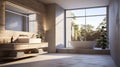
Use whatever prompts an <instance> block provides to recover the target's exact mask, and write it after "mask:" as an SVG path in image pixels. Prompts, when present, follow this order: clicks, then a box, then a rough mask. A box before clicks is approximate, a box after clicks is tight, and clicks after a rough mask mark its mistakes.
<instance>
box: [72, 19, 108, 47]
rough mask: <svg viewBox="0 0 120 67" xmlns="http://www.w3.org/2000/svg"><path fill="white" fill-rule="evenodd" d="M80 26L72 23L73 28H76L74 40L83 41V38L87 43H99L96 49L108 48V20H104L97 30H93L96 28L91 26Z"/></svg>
mask: <svg viewBox="0 0 120 67" xmlns="http://www.w3.org/2000/svg"><path fill="white" fill-rule="evenodd" d="M80 26H81V27H80ZM80 26H79V25H78V24H75V22H72V27H73V28H74V36H73V37H72V40H81V39H80V38H82V39H83V40H86V41H97V45H96V47H102V48H105V47H107V27H106V26H107V25H106V18H104V19H103V21H102V22H101V23H100V24H99V25H98V27H97V28H96V30H93V29H94V26H92V25H90V24H86V25H85V24H81V25H80ZM83 37H84V38H83Z"/></svg>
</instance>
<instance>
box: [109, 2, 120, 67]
mask: <svg viewBox="0 0 120 67" xmlns="http://www.w3.org/2000/svg"><path fill="white" fill-rule="evenodd" d="M109 44H110V49H111V55H112V57H113V59H114V60H115V62H116V63H117V65H118V67H120V0H111V2H110V6H109Z"/></svg>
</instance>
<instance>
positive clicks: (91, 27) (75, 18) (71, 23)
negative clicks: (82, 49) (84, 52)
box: [66, 7, 107, 44]
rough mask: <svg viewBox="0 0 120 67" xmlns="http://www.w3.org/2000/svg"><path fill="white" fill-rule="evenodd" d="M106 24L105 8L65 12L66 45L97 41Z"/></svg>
mask: <svg viewBox="0 0 120 67" xmlns="http://www.w3.org/2000/svg"><path fill="white" fill-rule="evenodd" d="M106 24H107V7H99V8H88V9H86V8H85V9H76V10H66V28H67V29H66V44H69V42H70V41H95V40H97V39H98V38H100V35H101V33H100V31H101V29H102V27H103V26H104V27H106V26H107V25H106ZM70 33H71V34H70Z"/></svg>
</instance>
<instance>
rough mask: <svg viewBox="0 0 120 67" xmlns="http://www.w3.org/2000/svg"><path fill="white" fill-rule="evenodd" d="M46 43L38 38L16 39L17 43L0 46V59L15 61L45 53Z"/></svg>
mask: <svg viewBox="0 0 120 67" xmlns="http://www.w3.org/2000/svg"><path fill="white" fill-rule="evenodd" d="M47 47H48V43H47V42H41V39H39V38H18V39H17V42H13V43H4V44H0V57H1V58H2V59H17V58H23V57H29V56H36V55H38V54H41V53H46V52H47Z"/></svg>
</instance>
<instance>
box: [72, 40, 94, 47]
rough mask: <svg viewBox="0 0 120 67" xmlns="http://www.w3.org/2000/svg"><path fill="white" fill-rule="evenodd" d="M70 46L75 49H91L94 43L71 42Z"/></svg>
mask: <svg viewBox="0 0 120 67" xmlns="http://www.w3.org/2000/svg"><path fill="white" fill-rule="evenodd" d="M70 44H71V46H72V47H73V48H75V49H93V47H94V46H95V45H96V42H95V41H71V42H70Z"/></svg>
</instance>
